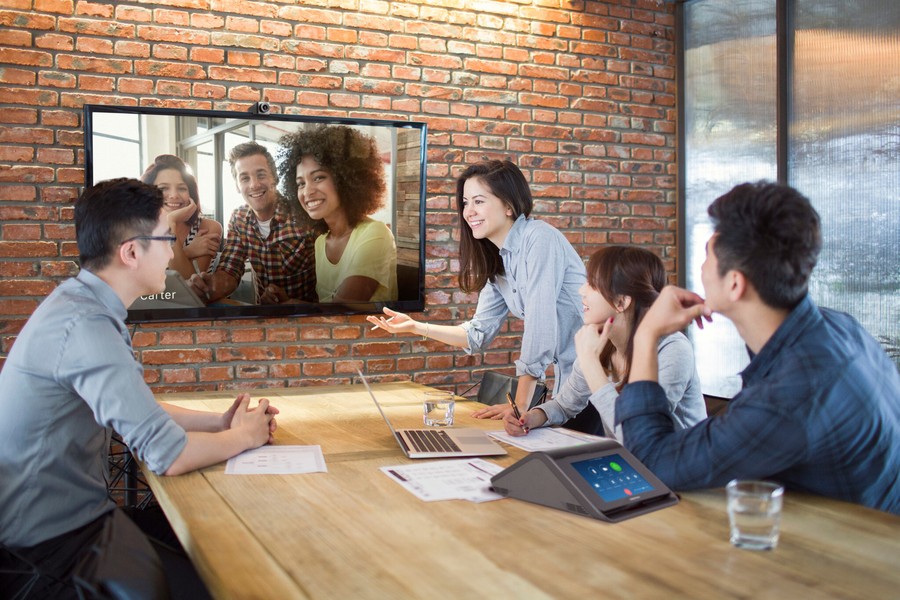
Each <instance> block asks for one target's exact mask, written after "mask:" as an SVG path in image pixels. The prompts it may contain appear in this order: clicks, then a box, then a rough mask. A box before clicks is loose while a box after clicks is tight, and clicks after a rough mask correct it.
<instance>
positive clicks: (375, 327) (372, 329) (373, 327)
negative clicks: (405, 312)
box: [369, 317, 394, 331]
mask: <svg viewBox="0 0 900 600" xmlns="http://www.w3.org/2000/svg"><path fill="white" fill-rule="evenodd" d="M393 319H394V317H391V318H390V319H388V320H387V321H385V323H390V322H391V321H392V320H393ZM378 328H379V325H372V328H371V329H370V330H369V331H375V330H376V329H378Z"/></svg>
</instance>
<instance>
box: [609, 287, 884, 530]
mask: <svg viewBox="0 0 900 600" xmlns="http://www.w3.org/2000/svg"><path fill="white" fill-rule="evenodd" d="M741 377H742V378H743V389H742V390H741V392H740V393H739V394H738V395H737V396H735V397H734V398H733V399H732V400H731V402H729V405H728V408H727V410H726V411H725V413H724V414H722V415H721V416H716V417H711V418H709V419H706V420H705V421H703V422H702V423H700V424H699V425H697V426H695V427H692V428H691V429H687V430H683V431H673V428H672V422H671V420H670V419H669V418H668V415H667V412H668V404H667V402H666V397H665V394H663V393H662V389H661V388H660V387H659V385H658V384H656V383H654V382H648V381H640V382H635V383H632V384H630V385H628V386H626V387H625V388H624V389H623V390H622V394H621V395H620V396H619V399H618V401H617V404H616V419H617V421H618V422H620V423H621V424H622V428H623V431H624V437H625V446H626V447H627V448H628V449H629V450H630V451H631V452H632V453H633V454H634V455H635V456H637V457H638V459H639V460H641V461H642V462H643V463H644V464H645V465H646V466H647V467H648V468H649V469H650V470H651V471H653V473H655V474H656V475H657V476H658V477H659V478H660V479H662V480H663V481H664V482H665V483H666V484H667V485H669V486H670V487H673V488H675V489H682V490H687V489H696V488H706V487H718V486H722V485H725V484H726V483H727V482H728V481H729V480H731V479H734V478H742V479H762V478H765V479H773V480H776V481H779V482H781V483H782V484H784V485H786V486H787V487H788V488H791V489H796V490H801V491H804V492H811V493H814V494H820V495H823V496H829V497H832V498H837V499H840V500H846V501H849V502H856V503H859V504H863V505H866V506H870V507H873V508H877V509H881V510H884V511H888V512H892V513H895V514H900V482H898V473H900V374H898V371H897V367H896V366H895V365H894V364H893V363H892V362H891V360H890V359H889V358H888V357H887V355H886V354H885V353H884V351H883V350H882V348H881V346H880V345H879V344H878V342H876V341H875V340H874V339H872V337H871V336H870V335H869V334H868V333H867V332H866V331H865V330H864V329H863V328H862V327H861V326H860V325H859V323H857V322H856V320H855V319H853V317H851V316H849V315H847V314H844V313H839V312H836V311H833V310H829V309H827V308H819V307H818V306H816V305H815V303H813V301H812V300H811V299H810V298H809V297H807V298H805V299H804V300H803V301H802V302H801V303H800V304H799V305H798V306H797V307H796V308H795V309H794V310H793V311H791V313H790V314H789V315H788V317H787V319H786V320H785V321H784V323H782V324H781V326H780V327H779V328H778V329H777V330H776V332H775V334H774V335H773V336H772V337H771V338H770V339H769V341H768V342H767V343H766V344H765V346H763V348H762V350H760V352H759V354H758V355H756V356H751V361H750V364H749V365H748V366H747V368H746V369H745V370H744V371H743V372H742V373H741Z"/></svg>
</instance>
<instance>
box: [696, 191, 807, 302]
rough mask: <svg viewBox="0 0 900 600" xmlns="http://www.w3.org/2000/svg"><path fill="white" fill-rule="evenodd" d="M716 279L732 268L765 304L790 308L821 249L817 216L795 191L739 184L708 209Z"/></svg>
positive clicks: (804, 287) (801, 292) (802, 290)
mask: <svg viewBox="0 0 900 600" xmlns="http://www.w3.org/2000/svg"><path fill="white" fill-rule="evenodd" d="M708 212H709V216H710V218H711V219H712V222H713V226H714V227H715V242H714V244H713V251H714V252H715V255H716V260H717V261H718V264H719V276H723V275H725V273H727V272H728V271H730V270H732V269H734V270H737V271H740V272H741V273H743V274H744V276H745V277H746V278H747V279H748V280H749V281H750V283H751V284H753V287H754V289H755V290H756V293H757V294H759V297H760V298H761V299H762V301H763V302H765V303H766V304H767V305H769V306H771V307H774V308H785V309H792V308H794V307H795V306H797V304H798V303H799V302H800V301H801V300H803V298H804V297H805V296H806V294H807V284H808V282H809V276H810V275H811V274H812V270H813V268H814V267H815V266H816V259H817V258H818V256H819V250H821V249H822V236H821V233H820V225H819V214H818V213H817V212H816V211H815V209H814V208H813V207H812V204H810V202H809V200H808V199H807V198H806V197H805V196H803V195H802V194H801V193H800V192H798V191H797V190H795V189H794V188H792V187H790V186H787V185H784V184H781V183H772V182H767V181H760V182H757V183H743V184H741V185H738V186H736V187H734V188H733V189H732V190H731V191H729V192H728V193H726V194H724V195H723V196H720V197H718V198H716V200H715V201H714V202H713V203H712V204H711V205H710V207H709V210H708Z"/></svg>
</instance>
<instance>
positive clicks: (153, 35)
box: [0, 0, 676, 392]
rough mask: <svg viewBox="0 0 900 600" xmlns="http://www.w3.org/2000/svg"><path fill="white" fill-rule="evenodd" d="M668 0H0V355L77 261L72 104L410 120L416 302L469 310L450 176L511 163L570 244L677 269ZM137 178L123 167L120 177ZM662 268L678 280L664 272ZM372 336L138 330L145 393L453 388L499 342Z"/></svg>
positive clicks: (289, 327) (504, 356) (238, 329)
mask: <svg viewBox="0 0 900 600" xmlns="http://www.w3.org/2000/svg"><path fill="white" fill-rule="evenodd" d="M673 14H674V5H673V4H672V3H666V2H662V1H661V0H659V1H652V0H619V1H610V2H577V1H573V2H569V1H566V0H515V1H511V2H496V1H494V2H491V1H483V2H474V1H467V0H428V1H427V2H384V1H378V0H313V1H303V0H301V1H299V2H284V3H279V2H251V1H245V0H160V1H159V2H147V1H141V2H135V1H131V2H127V1H126V2H84V1H75V0H34V1H33V2H31V1H24V0H3V2H2V3H0V80H2V85H0V336H2V338H0V339H2V344H0V361H2V360H3V357H5V356H6V354H7V353H8V352H9V349H10V347H11V345H12V343H13V342H14V339H15V335H16V333H17V332H18V331H19V330H20V329H21V327H22V325H23V324H24V322H25V320H26V319H27V318H28V316H29V315H30V314H31V312H32V311H33V310H34V308H35V306H37V304H38V303H39V302H40V301H41V300H42V298H43V297H45V296H46V295H47V294H48V293H49V292H50V291H51V290H52V289H53V288H54V286H55V285H56V284H57V283H59V282H60V281H62V280H63V279H65V278H67V277H70V276H72V275H74V274H76V273H77V270H78V267H77V264H76V258H77V249H76V246H75V242H74V226H73V224H72V203H73V200H74V199H75V198H76V197H77V195H78V193H79V192H80V190H81V186H82V185H83V181H84V174H83V168H82V167H83V134H82V130H81V107H82V105H83V104H85V103H96V104H141V105H146V106H183V107H190V108H214V109H221V110H245V109H247V108H248V107H249V106H250V105H251V104H252V103H254V102H256V101H259V100H263V99H265V100H268V101H269V102H271V103H272V105H273V111H274V112H282V111H295V112H299V113H303V114H316V115H340V116H345V115H350V116H360V115H365V116H371V117H379V118H395V119H411V120H423V121H426V122H427V123H428V126H429V139H428V144H429V152H428V160H429V166H428V182H427V188H428V198H427V218H426V221H427V249H426V254H427V261H428V264H427V271H428V272H427V276H426V291H427V300H426V304H427V309H426V311H425V313H424V314H423V315H417V317H419V318H424V319H427V320H428V321H430V322H433V323H442V322H448V323H453V322H458V321H459V320H461V319H465V318H467V317H468V316H470V315H471V314H472V312H473V310H474V303H475V301H476V299H477V296H476V295H475V294H463V293H461V292H460V291H459V289H458V288H457V287H456V273H457V272H458V261H457V243H458V233H457V231H456V227H457V217H456V212H455V209H454V208H453V206H452V203H451V194H452V193H453V189H454V187H453V186H454V183H453V177H454V175H456V174H458V173H459V172H460V171H461V170H462V169H463V168H464V166H465V165H467V164H469V163H471V162H474V161H477V160H481V159H484V158H510V159H511V160H513V161H514V162H516V163H517V164H518V165H519V166H521V167H522V169H523V171H525V173H526V176H527V177H528V178H529V180H530V181H531V182H532V188H533V191H534V195H535V199H536V207H535V213H534V214H535V215H536V216H538V217H539V218H541V219H544V220H547V221H549V222H550V223H552V224H553V225H555V226H556V227H558V228H559V229H561V230H562V231H563V232H564V233H565V235H566V236H567V237H568V238H569V240H570V241H571V242H572V243H573V244H574V246H575V248H576V249H577V250H578V252H579V253H580V254H581V255H582V256H584V257H587V256H588V255H590V253H591V252H592V251H593V250H595V249H596V248H598V247H599V246H601V245H603V244H608V243H632V244H640V245H644V246H647V247H650V248H652V249H653V250H654V251H657V252H658V253H659V254H660V255H661V256H663V257H664V259H665V262H666V265H667V267H668V268H669V269H670V270H671V271H674V268H675V231H676V227H675V218H676V209H675V189H676V186H675V173H676V163H675V113H676V111H675V68H674V65H675V54H674V51H675V49H674V42H673V39H674V32H673V25H674V16H673ZM136 175H137V174H136ZM673 280H674V278H673ZM520 332H521V322H519V321H514V320H512V321H510V322H509V325H508V330H505V331H504V332H503V333H502V334H501V336H500V337H499V338H498V339H497V340H495V342H494V344H493V346H492V348H491V350H490V351H489V352H487V353H486V354H484V355H483V356H482V355H477V356H471V357H470V356H466V355H465V354H464V353H462V352H459V351H454V350H451V349H449V348H448V347H446V346H443V345H442V344H439V343H435V342H423V341H421V340H419V339H417V338H393V337H389V336H387V335H386V334H383V333H382V332H370V331H369V328H368V327H367V326H366V325H365V322H364V320H363V319H362V318H360V317H334V318H321V317H319V318H304V319H268V320H262V321H218V322H198V323H189V324H184V323H177V324H171V325H157V326H140V327H139V328H137V330H136V331H135V333H134V346H135V350H136V352H137V354H138V356H139V358H140V360H141V361H142V362H143V363H144V365H145V377H146V380H147V382H148V383H150V384H151V385H152V386H153V387H154V388H155V389H157V390H160V391H164V390H169V389H176V388H178V389H225V388H252V387H260V386H282V385H299V384H303V385H307V384H325V383H338V382H346V381H347V378H348V377H349V375H350V374H351V373H352V372H353V371H354V369H355V367H356V366H357V365H360V366H364V368H365V369H366V370H367V371H368V372H370V373H372V374H376V375H378V377H379V378H381V379H391V378H394V379H405V378H409V377H412V378H413V379H414V380H416V381H419V382H422V383H428V384H439V385H443V386H445V387H447V388H455V389H456V391H459V392H461V391H463V390H465V389H466V388H468V387H469V386H470V385H471V383H472V382H475V381H478V380H480V370H481V369H484V368H504V369H505V370H506V371H507V372H512V371H511V368H510V365H511V363H512V360H514V358H515V348H516V346H517V344H518V338H519V335H520Z"/></svg>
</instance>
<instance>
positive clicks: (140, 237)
mask: <svg viewBox="0 0 900 600" xmlns="http://www.w3.org/2000/svg"><path fill="white" fill-rule="evenodd" d="M134 240H159V241H160V242H169V245H170V246H174V245H175V242H176V241H177V240H178V238H177V237H175V236H174V235H136V236H133V237H130V238H128V239H127V240H122V241H121V242H119V245H120V246H121V245H122V244H127V243H128V242H133V241H134Z"/></svg>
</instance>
